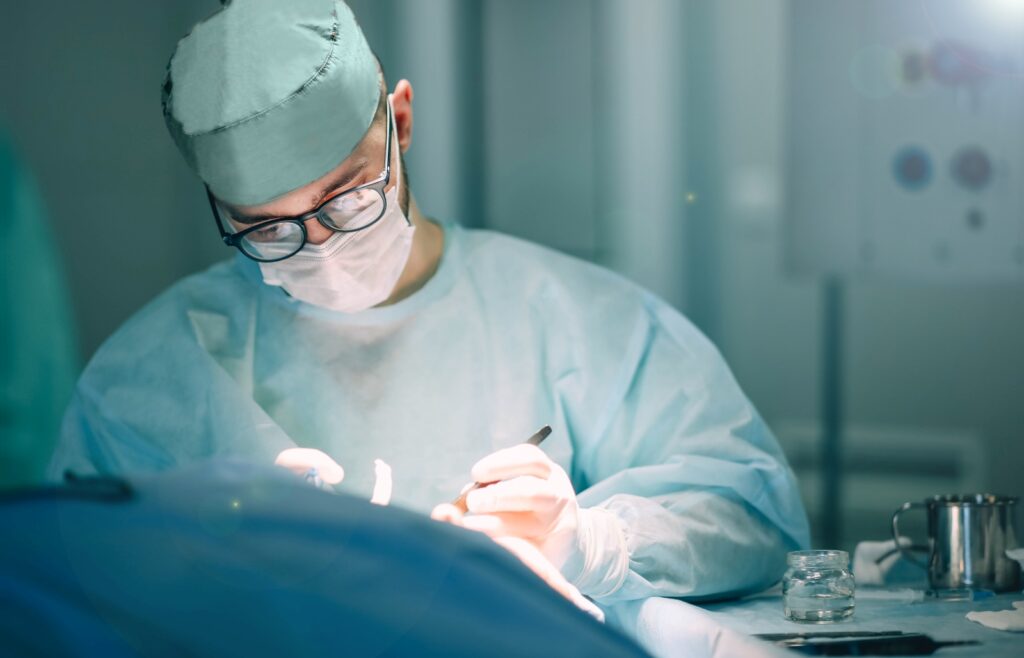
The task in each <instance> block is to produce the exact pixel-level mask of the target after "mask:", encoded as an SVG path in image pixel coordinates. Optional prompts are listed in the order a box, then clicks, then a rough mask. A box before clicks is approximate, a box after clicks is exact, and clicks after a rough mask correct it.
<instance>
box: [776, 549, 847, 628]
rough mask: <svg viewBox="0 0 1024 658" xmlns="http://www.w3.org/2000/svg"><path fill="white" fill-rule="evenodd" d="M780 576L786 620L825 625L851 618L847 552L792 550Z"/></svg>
mask: <svg viewBox="0 0 1024 658" xmlns="http://www.w3.org/2000/svg"><path fill="white" fill-rule="evenodd" d="M786 563H787V564H788V565H789V569H787V570H786V575H785V576H783V577H782V604H783V610H784V612H785V615H786V619H790V620H792V621H800V622H812V623H828V622H834V621H842V620H844V619H849V618H850V617H852V616H853V604H854V601H853V595H854V590H855V585H854V581H853V574H852V573H850V555H849V554H848V553H847V552H846V551H793V552H792V553H790V554H789V555H788V556H786Z"/></svg>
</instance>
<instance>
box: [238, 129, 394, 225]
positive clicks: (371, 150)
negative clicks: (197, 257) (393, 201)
mask: <svg viewBox="0 0 1024 658" xmlns="http://www.w3.org/2000/svg"><path fill="white" fill-rule="evenodd" d="M379 123H380V122H379V121H374V122H373V123H371V124H370V128H369V130H367V132H366V135H364V136H363V139H362V140H361V141H360V142H359V144H358V145H356V148H355V149H354V150H353V151H352V153H350V154H349V155H348V157H347V158H345V159H344V160H343V161H342V162H341V163H340V164H339V165H338V166H337V167H335V168H334V169H332V170H331V171H329V172H327V173H326V174H324V175H323V176H321V177H320V178H318V179H317V180H315V181H313V182H312V183H309V184H308V185H304V186H303V187H300V188H299V189H297V190H292V191H291V192H288V193H287V194H285V195H283V196H280V197H278V198H276V199H273V200H272V201H268V202H267V203H263V204H259V205H255V206H236V205H232V204H221V205H222V206H223V207H224V208H225V209H226V210H227V211H228V213H230V215H231V217H232V218H233V219H236V220H239V221H242V222H244V223H253V222H259V221H263V220H267V219H274V218H277V217H295V216H297V215H302V214H305V213H307V212H309V211H310V210H313V209H314V208H316V207H317V206H318V205H319V204H320V202H321V201H322V200H323V199H324V198H325V197H327V196H328V195H329V194H331V192H333V191H335V190H341V189H344V188H346V187H351V186H352V185H353V184H354V183H356V182H357V181H360V180H362V179H365V177H366V176H370V177H371V178H372V177H375V176H376V175H377V174H378V173H379V172H378V171H376V170H375V166H376V164H375V163H376V161H377V160H380V163H379V164H380V165H383V164H384V163H383V160H384V156H383V153H380V154H379V155H378V151H381V148H383V144H384V139H383V135H382V134H381V133H382V131H379V130H375V129H374V128H375V127H376V126H377V125H379ZM375 156H376V157H375Z"/></svg>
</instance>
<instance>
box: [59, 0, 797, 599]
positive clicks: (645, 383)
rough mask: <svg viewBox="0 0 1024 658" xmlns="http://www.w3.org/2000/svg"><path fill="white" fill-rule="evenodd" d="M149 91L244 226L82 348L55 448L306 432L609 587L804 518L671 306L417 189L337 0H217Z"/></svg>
mask: <svg viewBox="0 0 1024 658" xmlns="http://www.w3.org/2000/svg"><path fill="white" fill-rule="evenodd" d="M163 106H164V116H165V118H166V122H167V125H168V128H169V129H170V133H171V136H172V137H173V139H174V142H175V144H177V146H178V148H179V149H180V151H181V153H182V155H183V156H184V157H185V160H186V161H187V162H188V164H189V166H190V167H191V168H192V169H193V170H194V171H195V172H196V174H197V175H198V177H199V179H201V181H202V183H203V184H204V185H205V190H206V193H207V194H208V196H209V200H210V207H211V218H210V219H211V235H210V238H211V239H220V240H222V241H223V242H224V244H225V245H226V246H227V247H229V248H231V249H232V250H233V251H234V252H235V254H234V257H233V258H231V259H230V260H228V261H226V262H224V263H221V264H219V265H216V266H214V267H212V268H211V269H209V270H207V271H205V272H202V273H200V274H197V275H194V276H191V277H188V278H186V279H184V280H183V281H181V282H179V283H178V284H176V285H175V286H173V287H172V288H171V289H170V290H168V291H167V292H165V293H164V294H162V295H161V296H159V297H158V298H157V299H156V300H154V301H153V302H152V303H150V304H149V305H148V306H147V307H146V308H144V309H143V310H142V311H141V312H139V313H138V314H137V315H136V316H135V317H133V318H132V319H131V320H129V321H128V322H127V323H126V324H125V325H124V326H123V327H122V328H121V329H120V330H119V331H118V332H117V333H116V334H115V335H114V336H113V337H111V338H110V339H109V340H108V341H107V342H106V344H105V345H103V347H102V348H101V349H100V350H99V351H98V353H97V354H96V356H95V357H94V359H93V360H92V362H91V364H90V365H89V366H88V368H87V370H86V372H85V373H84V375H83V376H82V378H81V380H80V381H79V383H78V386H77V390H76V392H75V395H74V399H73V402H72V404H71V406H70V408H69V411H68V413H67V416H66V419H65V422H64V427H63V434H62V438H61V441H60V445H59V447H58V449H57V451H56V454H55V456H54V458H53V461H52V465H51V475H52V476H54V477H59V475H60V474H61V473H62V472H63V471H64V470H65V469H73V470H75V471H83V472H91V471H98V472H103V473H117V472H124V471H158V470H164V469H170V468H172V467H174V466H177V465H179V464H184V463H188V462H194V461H197V460H202V459H206V458H210V457H214V456H222V455H232V456H245V457H248V458H252V459H255V460H259V461H263V462H266V463H272V462H273V461H274V460H275V459H276V458H277V456H278V455H280V454H282V453H283V452H284V451H288V450H293V449H296V448H300V449H303V450H314V451H320V452H321V453H323V454H325V455H329V456H330V458H331V459H333V460H335V461H336V462H337V463H338V464H340V465H341V466H342V467H343V470H344V480H343V481H341V482H340V483H339V484H337V485H336V486H335V488H336V489H341V490H344V491H349V492H352V493H356V494H359V495H362V496H365V497H366V498H369V497H370V494H371V492H372V490H373V488H374V483H375V480H374V465H375V463H376V460H378V459H379V460H383V461H384V462H386V463H387V464H389V465H390V466H391V471H392V473H393V494H392V504H398V505H402V506H405V507H408V508H412V509H415V510H419V511H422V512H423V513H430V512H434V514H435V516H437V517H442V518H446V519H449V520H452V521H454V522H456V523H459V524H461V525H465V526H466V527H470V528H472V529H475V530H479V531H481V532H485V533H487V534H488V535H490V536H492V537H494V538H495V539H496V540H499V541H503V542H505V543H510V541H511V543H514V544H517V545H519V546H523V545H527V546H530V547H531V549H533V550H535V552H537V553H539V554H541V555H542V556H543V558H544V559H546V560H547V561H549V563H550V565H552V566H553V567H554V568H555V569H557V570H558V571H559V572H560V573H561V575H563V576H564V578H565V579H566V580H567V581H568V582H570V583H572V584H573V585H574V586H575V587H577V588H578V589H579V591H581V592H582V593H583V594H585V595H587V596H588V597H590V598H591V599H593V600H595V601H596V602H598V603H599V604H602V605H605V604H611V603H614V602H616V601H626V600H635V599H639V598H644V597H649V596H654V595H661V596H671V597H687V598H691V599H699V598H708V597H720V596H726V595H731V594H736V593H741V592H747V591H750V590H754V589H757V588H760V587H763V586H766V585H768V584H770V583H772V582H773V581H774V580H776V579H777V578H778V576H779V574H780V572H781V570H782V567H783V564H784V556H785V553H786V552H787V551H789V550H792V549H796V548H798V547H803V546H806V545H807V543H808V531H807V522H806V516H805V513H804V510H803V508H802V506H801V503H800V499H799V497H798V493H797V487H796V484H795V482H794V478H793V474H792V472H791V470H790V469H789V467H788V466H787V464H786V461H785V458H784V456H783V454H782V452H781V450H780V449H779V446H778V444H777V443H776V441H775V439H774V438H773V437H772V434H771V432H770V431H769V430H768V428H767V427H766V426H765V424H764V422H763V421H762V419H761V418H760V416H759V415H758V413H757V412H756V411H755V410H754V408H753V407H752V406H751V404H750V402H749V401H748V400H747V399H746V397H745V396H744V394H743V392H742V391H741V390H740V388H739V386H738V385H737V383H736V381H735V380H734V379H733V377H732V375H731V374H730V372H729V370H728V368H727V367H726V365H725V364H724V363H723V361H722V359H721V357H720V356H719V354H718V352H717V351H716V350H715V348H714V347H713V346H712V345H711V344H710V343H709V342H708V340H707V339H706V338H704V336H702V335H701V334H700V332H698V331H697V330H696V329H695V328H694V327H693V326H692V325H691V324H690V323H689V322H688V321H687V320H686V319H685V318H684V317H682V316H681V315H680V314H679V313H678V312H677V311H675V310H674V309H672V308H670V307H669V306H668V305H666V304H665V303H664V302H663V301H661V300H660V299H658V298H656V297H655V296H653V295H652V294H650V293H649V292H647V291H645V290H643V289H641V288H639V287H637V286H636V285H634V284H632V283H630V282H629V281H626V280H624V279H623V278H621V277H619V276H617V275H616V274H613V273H611V272H608V271H606V270H603V269H601V268H599V267H595V266H593V265H590V264H588V263H585V262H581V261H579V260H576V259H574V258H571V257H568V256H565V255H562V254H560V253H557V252H554V251H551V250H548V249H545V248H542V247H539V246H536V245H533V244H529V243H526V242H523V241H520V240H516V239H513V238H510V237H506V236H503V235H499V234H497V233H493V232H489V231H471V230H467V229H464V228H461V227H460V226H458V225H456V224H454V223H451V222H448V221H444V220H435V219H431V218H428V217H427V216H426V215H424V214H423V212H422V211H421V209H420V208H419V206H418V205H417V203H416V199H415V197H414V196H413V194H412V190H411V189H410V186H409V181H408V178H407V176H406V172H405V167H404V164H403V158H402V156H403V153H405V152H406V151H407V150H408V149H409V148H411V146H412V143H413V127H414V120H413V116H414V115H413V87H412V85H411V84H410V83H409V82H408V81H406V80H401V81H398V82H397V83H396V84H395V85H394V86H393V87H389V86H388V85H387V83H386V81H385V80H384V79H383V75H382V72H381V69H380V67H379V64H378V62H377V60H376V58H375V57H374V55H373V53H372V52H371V50H370V48H369V46H368V44H367V42H366V39H365V38H364V36H363V34H362V32H361V30H360V28H359V26H358V24H357V23H356V20H355V18H354V17H353V15H352V12H351V11H350V9H349V8H348V7H347V6H346V5H345V4H344V3H343V2H340V1H338V0H289V1H288V2H281V1H280V0H234V1H233V2H230V3H228V4H227V5H226V6H225V7H224V8H222V9H221V10H220V11H219V12H218V13H216V14H215V15H213V16H212V17H211V18H209V19H207V20H206V21H204V22H202V23H200V24H199V25H197V26H196V27H195V28H194V29H193V31H192V32H191V33H190V34H189V35H188V36H186V37H185V38H184V39H182V40H181V42H180V43H179V44H178V47H177V50H176V52H175V53H174V56H173V58H172V59H171V61H170V65H169V67H168V72H167V77H166V81H165V83H164V87H163ZM528 206H529V202H528V200H526V199H524V211H528ZM543 425H550V426H551V427H552V428H553V432H552V434H551V436H550V437H549V438H548V439H547V440H546V441H545V442H544V443H543V444H542V445H541V446H540V447H537V446H534V445H529V444H524V441H525V440H526V438H527V437H529V436H530V435H531V434H533V433H534V432H535V431H536V430H537V429H538V428H539V427H541V426H543ZM470 482H482V483H485V484H490V486H486V487H481V488H478V489H476V490H474V491H472V492H470V493H469V495H468V498H467V506H468V513H467V514H465V515H462V514H460V513H459V512H458V511H456V510H454V509H453V508H451V507H449V506H446V505H444V503H445V502H446V501H450V500H452V499H453V498H455V497H456V496H457V495H458V494H459V493H460V491H462V490H463V489H464V487H465V486H466V485H467V483H470Z"/></svg>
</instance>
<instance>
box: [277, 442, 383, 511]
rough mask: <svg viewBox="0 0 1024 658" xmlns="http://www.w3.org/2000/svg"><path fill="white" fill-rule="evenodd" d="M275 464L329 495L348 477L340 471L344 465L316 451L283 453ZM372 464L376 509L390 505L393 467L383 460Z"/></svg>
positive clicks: (373, 499)
mask: <svg viewBox="0 0 1024 658" xmlns="http://www.w3.org/2000/svg"><path fill="white" fill-rule="evenodd" d="M274 463H275V464H276V465H278V466H283V467H285V468H287V469H288V470H290V471H291V472H293V473H295V474H296V475H298V476H299V477H302V478H305V480H306V481H307V482H309V483H310V484H312V485H313V486H315V487H318V488H320V489H326V490H328V491H333V490H334V489H333V487H332V485H335V484H340V483H341V481H342V479H344V477H345V469H343V468H342V467H341V464H339V463H338V462H336V461H334V460H333V459H331V457H330V456H329V455H328V454H327V453H325V452H322V451H320V450H317V449H315V448H289V449H287V450H282V451H281V453H280V454H278V456H277V459H275V460H274ZM373 464H374V473H375V475H376V482H375V483H374V486H373V497H372V498H370V502H371V503H374V504H376V505H387V504H388V503H390V502H391V489H392V484H391V466H389V465H388V464H387V463H386V462H385V461H384V460H382V459H375V460H374V462H373Z"/></svg>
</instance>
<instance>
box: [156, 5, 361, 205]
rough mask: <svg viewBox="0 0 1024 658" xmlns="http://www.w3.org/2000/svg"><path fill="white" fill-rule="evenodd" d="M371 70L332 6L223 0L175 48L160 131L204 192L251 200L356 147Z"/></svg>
mask: <svg viewBox="0 0 1024 658" xmlns="http://www.w3.org/2000/svg"><path fill="white" fill-rule="evenodd" d="M380 82H381V78H380V69H379V66H378V64H377V60H376V58H375V57H374V55H373V53H372V51H371V50H370V47H369V44H367V42H366V38H365V37H364V36H363V33H362V31H361V30H360V28H359V25H358V24H357V23H356V19H355V17H354V16H353V15H352V10H351V9H349V7H348V6H347V5H346V4H345V3H344V2H341V1H340V0H233V1H231V2H227V3H225V6H224V7H223V8H222V9H221V10H220V11H218V12H217V13H216V14H214V15H213V16H212V17H210V18H208V19H207V20H205V21H203V22H202V23H200V24H198V25H197V26H196V27H195V28H194V29H193V30H192V32H191V33H190V34H188V35H187V36H186V37H185V38H183V39H182V40H181V41H180V42H179V43H178V48H177V50H176V51H175V53H174V56H173V57H172V58H171V61H170V64H169V65H168V67H167V78H166V81H165V82H164V90H163V106H164V118H165V120H166V121H167V127H168V129H169V130H170V132H171V136H172V137H173V138H174V141H175V143H176V144H177V146H178V149H179V150H181V152H182V154H183V155H184V156H185V160H186V161H187V162H188V164H189V166H190V167H191V168H192V169H193V170H194V171H195V172H196V173H197V174H198V175H199V177H200V178H202V179H203V181H204V182H205V183H206V184H207V186H209V188H210V190H211V191H212V192H213V194H214V195H215V196H216V197H217V198H219V199H221V200H222V201H226V202H228V203H232V204H236V205H258V204H261V203H265V202H267V201H270V200H272V199H275V198H277V197H280V196H281V195H283V194H286V193H288V192H290V191H292V190H295V189H298V188H300V187H303V186H305V185H308V184H309V183H312V182H313V181H315V180H317V179H319V178H321V177H322V176H324V175H325V174H327V173H328V172H330V171H331V170H332V169H334V168H335V167H337V166H338V165H339V164H340V163H341V162H342V161H343V160H344V159H345V158H346V157H347V156H348V155H349V154H350V153H351V152H352V150H353V149H354V148H355V146H356V145H357V144H358V143H359V142H360V140H362V138H363V135H365V134H366V131H367V129H368V128H369V126H370V123H371V122H372V121H373V117H374V114H375V113H376V109H377V105H378V102H379V100H380Z"/></svg>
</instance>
